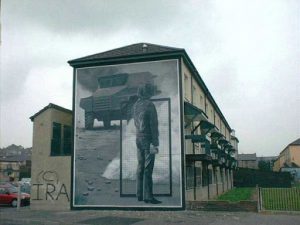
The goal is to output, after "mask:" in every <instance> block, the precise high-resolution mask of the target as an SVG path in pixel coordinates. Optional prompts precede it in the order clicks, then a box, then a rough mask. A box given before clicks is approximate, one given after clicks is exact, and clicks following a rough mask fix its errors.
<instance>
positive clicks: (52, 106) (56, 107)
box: [30, 103, 72, 121]
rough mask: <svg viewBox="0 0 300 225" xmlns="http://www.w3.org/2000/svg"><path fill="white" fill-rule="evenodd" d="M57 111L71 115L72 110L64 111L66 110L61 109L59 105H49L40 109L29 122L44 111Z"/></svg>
mask: <svg viewBox="0 0 300 225" xmlns="http://www.w3.org/2000/svg"><path fill="white" fill-rule="evenodd" d="M51 108H53V109H57V110H59V111H62V112H66V113H70V114H72V110H70V109H66V108H63V107H61V106H59V105H55V104H53V103H49V105H47V106H46V107H44V108H43V109H41V110H40V111H38V112H37V113H36V114H34V115H33V116H31V117H30V120H31V121H33V120H34V118H35V117H37V116H38V115H40V114H41V113H42V112H44V111H46V110H47V109H51Z"/></svg>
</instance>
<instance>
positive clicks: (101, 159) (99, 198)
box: [73, 60, 182, 208]
mask: <svg viewBox="0 0 300 225" xmlns="http://www.w3.org/2000/svg"><path fill="white" fill-rule="evenodd" d="M74 109H75V118H74V121H75V124H74V164H73V165H74V166H73V176H74V177H73V207H163V208H172V207H174V208H180V207H182V177H181V174H182V173H181V130H180V98H179V72H178V61H177V60H162V61H153V62H142V63H131V64H120V65H110V66H96V67H86V68H78V69H76V71H75V105H74Z"/></svg>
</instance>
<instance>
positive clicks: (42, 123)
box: [31, 108, 72, 210]
mask: <svg viewBox="0 0 300 225" xmlns="http://www.w3.org/2000/svg"><path fill="white" fill-rule="evenodd" d="M53 122H57V123H61V124H62V125H68V126H71V124H72V115H71V114H69V113H66V112H61V111H58V110H56V109H52V108H51V109H47V110H46V111H44V112H42V113H41V114H40V115H38V116H37V117H35V118H34V122H33V145H32V146H33V147H32V169H31V174H32V175H31V176H32V178H31V179H32V187H31V208H32V209H46V210H62V209H69V208H70V190H71V156H51V155H50V153H51V139H52V123H53Z"/></svg>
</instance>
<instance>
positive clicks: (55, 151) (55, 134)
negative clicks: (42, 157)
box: [51, 122, 61, 156]
mask: <svg viewBox="0 0 300 225" xmlns="http://www.w3.org/2000/svg"><path fill="white" fill-rule="evenodd" d="M60 150H61V124H60V123H55V122H54V123H53V124H52V140H51V155H53V156H54V155H60Z"/></svg>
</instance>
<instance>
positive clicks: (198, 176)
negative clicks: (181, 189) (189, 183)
mask: <svg viewBox="0 0 300 225" xmlns="http://www.w3.org/2000/svg"><path fill="white" fill-rule="evenodd" d="M201 175H202V174H201V167H196V187H201V185H202V180H201Z"/></svg>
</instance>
